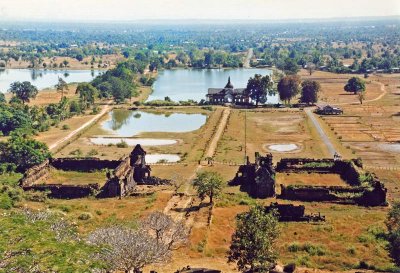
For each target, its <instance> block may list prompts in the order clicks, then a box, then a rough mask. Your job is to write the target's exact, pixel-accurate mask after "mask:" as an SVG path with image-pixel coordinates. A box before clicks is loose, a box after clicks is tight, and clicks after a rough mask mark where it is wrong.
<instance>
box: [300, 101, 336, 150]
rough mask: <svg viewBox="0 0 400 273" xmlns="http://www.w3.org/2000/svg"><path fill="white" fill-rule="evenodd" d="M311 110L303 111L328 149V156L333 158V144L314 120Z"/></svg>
mask: <svg viewBox="0 0 400 273" xmlns="http://www.w3.org/2000/svg"><path fill="white" fill-rule="evenodd" d="M312 110H313V109H310V108H307V109H305V112H306V113H307V116H308V117H309V118H310V119H311V121H312V123H313V125H314V127H315V129H317V131H318V134H319V135H320V137H321V139H322V141H323V142H324V144H325V146H326V148H327V149H328V152H329V154H330V155H331V156H332V157H333V155H334V154H335V152H336V151H335V148H334V147H333V144H332V142H331V140H330V139H329V137H328V136H327V135H326V134H325V132H324V129H322V127H321V125H320V124H319V122H318V120H317V119H316V118H315V116H314V114H313V112H312Z"/></svg>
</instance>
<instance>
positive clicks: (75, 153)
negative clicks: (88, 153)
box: [69, 149, 83, 157]
mask: <svg viewBox="0 0 400 273" xmlns="http://www.w3.org/2000/svg"><path fill="white" fill-rule="evenodd" d="M69 154H70V155H73V156H76V157H82V155H83V152H82V150H81V149H76V150H73V151H71V152H70V153H69Z"/></svg>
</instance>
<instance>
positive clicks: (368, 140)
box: [0, 71, 400, 273]
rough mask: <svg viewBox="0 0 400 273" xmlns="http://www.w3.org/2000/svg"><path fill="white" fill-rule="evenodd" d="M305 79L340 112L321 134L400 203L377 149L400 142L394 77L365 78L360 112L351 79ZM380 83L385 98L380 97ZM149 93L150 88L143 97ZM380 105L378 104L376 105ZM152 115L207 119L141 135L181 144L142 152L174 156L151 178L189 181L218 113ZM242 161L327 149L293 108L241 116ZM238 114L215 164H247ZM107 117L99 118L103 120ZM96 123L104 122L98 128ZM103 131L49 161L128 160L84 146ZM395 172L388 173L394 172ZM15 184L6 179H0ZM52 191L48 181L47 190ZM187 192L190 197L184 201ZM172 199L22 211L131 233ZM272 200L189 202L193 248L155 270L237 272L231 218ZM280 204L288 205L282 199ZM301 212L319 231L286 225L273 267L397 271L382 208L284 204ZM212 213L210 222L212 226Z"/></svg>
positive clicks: (244, 197)
mask: <svg viewBox="0 0 400 273" xmlns="http://www.w3.org/2000/svg"><path fill="white" fill-rule="evenodd" d="M301 75H302V77H303V78H311V79H315V80H318V81H320V82H321V85H322V88H323V91H322V93H321V98H322V101H323V102H329V103H332V104H333V105H335V104H338V105H340V107H342V108H343V109H344V115H343V116H335V117H332V116H329V117H328V116H327V117H317V118H318V121H319V123H320V124H321V126H322V128H323V130H324V131H325V133H326V134H327V136H328V137H329V139H330V140H331V142H332V143H333V145H334V146H335V149H336V150H337V151H338V152H339V153H340V154H341V155H342V156H343V157H344V158H355V157H358V156H359V157H361V158H362V159H363V161H364V164H365V165H366V167H367V170H370V171H374V172H375V173H376V174H377V175H378V177H379V178H380V179H381V180H382V181H383V182H384V183H385V185H386V187H387V188H388V200H389V202H393V201H394V200H399V198H400V182H399V181H400V170H399V168H400V159H399V153H398V152H397V153H396V152H395V151H386V150H382V149H381V148H380V146H379V145H380V144H387V143H391V144H396V143H398V142H399V141H400V139H399V136H400V133H399V131H398V128H400V119H399V118H398V113H399V112H400V108H399V105H400V95H399V94H400V89H399V87H400V77H399V76H398V75H384V76H379V77H378V76H371V77H370V78H369V79H368V81H370V83H368V84H367V100H370V101H369V102H365V103H364V104H363V105H360V104H359V102H357V98H356V97H355V96H353V95H348V94H345V93H344V91H343V86H344V84H345V82H346V81H347V79H348V78H349V77H351V75H337V74H332V73H327V72H315V73H314V74H313V75H312V76H311V77H310V76H307V75H306V74H305V72H304V71H302V72H301ZM382 85H383V86H384V90H382V89H381V88H382ZM148 91H149V89H148ZM377 98H378V99H377ZM147 110H149V111H157V112H162V113H165V112H176V111H181V112H185V113H206V114H207V115H208V118H207V123H206V124H205V125H204V126H202V127H201V128H200V129H198V130H196V131H193V132H188V133H162V132H159V133H147V134H143V135H142V137H151V138H171V139H178V140H179V143H178V144H177V145H171V146H163V147H148V148H147V147H146V148H145V149H146V150H147V152H148V153H173V154H180V155H181V156H182V157H183V158H184V160H183V164H179V165H172V166H151V168H152V175H155V176H158V177H161V178H166V179H171V178H174V177H178V176H179V177H182V179H185V180H188V179H189V178H190V177H192V176H193V174H194V171H195V170H196V168H197V167H198V161H199V160H201V159H203V157H204V151H205V149H206V148H207V147H208V146H209V143H210V140H211V138H212V136H213V135H214V133H215V131H216V128H217V126H218V123H219V121H220V119H221V116H222V112H223V110H224V108H222V107H214V110H213V111H207V110H204V109H201V108H198V107H174V108H169V107H168V108H157V109H150V108H147ZM246 115H247V146H246V147H247V153H248V155H249V156H250V160H251V161H253V160H254V153H255V152H260V153H261V154H265V153H267V152H269V151H268V150H267V149H266V145H269V144H287V143H293V144H297V145H298V146H299V147H300V148H299V149H298V150H296V151H293V152H288V153H277V152H272V154H273V157H274V162H275V163H276V161H278V160H279V159H280V158H282V157H313V158H323V157H326V156H327V150H326V147H325V145H324V144H323V142H322V141H321V139H320V138H319V135H318V134H317V132H316V131H315V128H314V127H313V125H312V123H311V122H310V121H309V119H308V117H307V115H306V114H305V113H304V111H302V110H298V109H258V110H251V111H247V114H246ZM244 117H245V114H244V111H242V110H238V109H231V112H230V117H229V120H228V125H227V127H226V128H225V129H224V133H223V135H222V138H221V139H220V140H219V142H218V147H217V150H216V154H215V160H216V161H218V162H224V161H225V162H236V163H242V162H243V160H244ZM81 118H82V120H81V119H80V117H77V118H76V119H71V120H70V121H69V122H71V123H70V127H71V130H72V129H73V128H76V127H77V126H79V124H81V123H82V122H84V120H83V119H84V118H86V117H81ZM105 118H106V117H104V118H103V120H102V121H104V119H105ZM100 122H101V121H100ZM65 133H66V131H63V130H61V129H59V128H52V129H51V131H49V132H48V133H47V132H46V133H43V134H41V135H40V136H39V139H42V140H44V141H46V142H51V141H54V140H55V139H57V138H59V137H61V136H62V135H63V134H65ZM104 133H105V132H104V131H102V130H101V127H100V126H99V124H97V125H95V126H93V127H91V128H90V129H89V130H87V131H86V132H84V133H83V134H82V135H81V136H80V137H79V139H77V140H76V141H73V142H72V143H71V144H69V145H67V146H66V147H65V148H64V149H63V150H61V151H60V152H59V153H57V154H56V155H55V156H57V157H63V156H74V155H72V154H71V153H72V152H74V151H76V150H78V149H79V150H80V152H81V153H82V155H83V156H85V155H89V154H90V153H91V152H92V153H93V151H92V150H93V149H94V150H96V152H97V154H96V155H95V156H98V157H100V158H108V159H111V158H112V159H117V158H119V157H121V156H122V155H125V154H128V153H129V152H130V151H131V150H132V147H128V148H117V147H116V146H94V145H89V142H88V138H89V137H91V136H94V135H101V134H104ZM237 168H238V167H237V166H228V165H223V164H218V163H217V164H215V165H214V166H204V167H202V168H201V170H210V171H217V172H218V173H220V174H221V175H222V177H223V179H224V181H226V182H228V181H229V180H231V179H232V178H233V177H234V176H235V173H236V171H237ZM390 168H391V169H390ZM103 176H105V175H104V173H102V172H99V173H91V174H88V175H83V174H82V173H77V172H61V171H56V172H53V175H52V177H51V178H50V180H49V181H53V180H52V179H54V181H64V182H65V183H80V181H85V182H84V183H86V181H97V180H101V177H103ZM6 179H11V180H17V178H15V177H11V178H4V177H3V176H0V181H2V180H6ZM276 182H277V189H278V190H279V184H285V185H290V184H306V185H325V186H334V185H339V186H345V185H346V184H345V183H344V182H343V181H342V180H341V179H340V177H339V176H338V175H334V174H308V173H304V174H285V173H278V174H277V175H276ZM49 183H50V182H49ZM189 194H192V193H189ZM171 196H172V187H166V188H160V189H159V190H156V192H155V193H153V194H151V195H149V196H140V197H127V198H123V199H122V200H118V199H117V198H110V199H94V198H85V199H76V200H55V199H53V200H52V199H49V200H46V201H45V202H42V203H38V202H31V201H24V202H22V203H21V204H20V205H21V206H25V205H26V206H29V207H33V208H43V209H44V208H51V209H55V210H60V211H62V212H63V213H65V215H66V216H67V217H68V218H69V219H71V220H72V221H75V222H76V223H77V225H78V227H79V230H80V231H81V232H82V233H83V234H87V232H89V231H91V230H93V229H94V228H96V227H99V226H103V225H107V224H110V223H126V224H127V225H132V226H134V225H135V222H136V219H138V218H139V217H143V216H144V215H146V214H148V213H149V212H151V211H154V210H161V211H162V210H163V209H164V208H165V207H166V205H167V204H168V202H169V200H170V199H171ZM276 201H277V199H275V198H268V199H264V200H256V199H253V198H251V197H249V196H248V194H247V193H243V192H240V189H239V187H238V186H236V187H230V186H228V183H226V184H225V187H224V189H223V192H222V194H221V196H219V197H218V198H217V200H216V204H215V207H214V208H213V209H212V210H210V207H209V206H207V202H208V199H206V200H204V201H201V200H200V199H198V198H195V197H194V201H193V203H192V209H193V212H191V213H190V215H189V217H188V218H187V223H188V225H189V227H190V228H191V233H190V238H189V239H190V240H189V244H188V245H187V246H186V247H184V248H181V249H179V250H176V251H175V252H174V255H173V258H172V261H171V262H169V263H168V264H165V265H160V266H151V267H149V268H147V269H156V270H157V272H161V273H162V272H173V271H175V270H176V269H178V268H182V267H184V266H186V265H188V264H190V265H191V266H193V267H195V266H197V267H211V268H216V269H220V270H223V272H237V271H236V270H235V269H234V265H229V264H227V263H226V252H227V250H228V248H229V245H230V241H231V235H232V233H233V232H234V229H235V216H236V215H237V214H238V213H240V212H244V211H246V210H248V207H249V205H251V204H255V203H260V204H264V205H268V204H270V203H271V202H276ZM279 203H288V202H287V201H284V200H279ZM290 203H294V204H296V205H299V204H301V205H304V206H305V208H306V213H307V214H310V213H321V214H322V215H324V216H325V217H326V222H322V223H282V224H280V226H281V236H280V238H279V241H278V248H279V256H280V257H279V263H280V264H287V263H289V262H295V263H296V264H297V265H298V266H299V267H300V269H299V272H311V271H312V272H328V271H329V272H331V271H334V272H344V271H349V270H351V271H352V272H354V271H357V270H360V269H357V268H358V265H359V264H360V262H363V263H367V264H369V265H372V266H374V267H375V268H376V270H380V271H387V270H391V269H392V267H393V264H392V263H391V260H390V258H389V257H388V254H387V251H386V241H385V240H383V239H382V234H383V233H384V232H385V231H386V230H385V224H384V220H385V218H386V214H387V212H388V207H378V208H366V207H360V206H354V205H339V204H331V203H318V202H290ZM82 213H88V214H90V215H91V217H90V219H88V220H80V219H79V218H80V217H79V216H80V215H81V214H82ZM210 213H211V216H212V217H211V223H210V224H208V219H209V217H210Z"/></svg>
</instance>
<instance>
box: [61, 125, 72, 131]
mask: <svg viewBox="0 0 400 273" xmlns="http://www.w3.org/2000/svg"><path fill="white" fill-rule="evenodd" d="M61 129H63V130H69V129H70V127H69V125H68V124H64V125H63V126H62V128H61Z"/></svg>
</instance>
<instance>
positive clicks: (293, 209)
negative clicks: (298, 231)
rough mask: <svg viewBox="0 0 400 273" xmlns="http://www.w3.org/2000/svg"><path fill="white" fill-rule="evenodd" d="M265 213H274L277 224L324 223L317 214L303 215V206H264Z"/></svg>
mask: <svg viewBox="0 0 400 273" xmlns="http://www.w3.org/2000/svg"><path fill="white" fill-rule="evenodd" d="M265 210H266V211H267V212H271V211H276V212H277V214H278V215H277V216H278V220H279V222H321V221H325V216H322V215H321V214H320V213H318V214H305V207H304V206H303V205H299V206H296V205H293V204H278V203H271V205H269V206H266V207H265Z"/></svg>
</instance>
